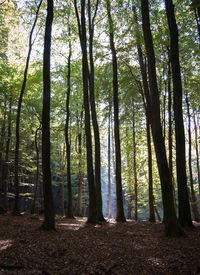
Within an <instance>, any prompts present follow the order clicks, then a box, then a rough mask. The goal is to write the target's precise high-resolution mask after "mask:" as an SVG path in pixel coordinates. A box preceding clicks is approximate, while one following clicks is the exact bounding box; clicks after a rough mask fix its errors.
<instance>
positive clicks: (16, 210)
mask: <svg viewBox="0 0 200 275" xmlns="http://www.w3.org/2000/svg"><path fill="white" fill-rule="evenodd" d="M42 2H43V0H41V1H40V3H39V5H38V7H37V10H36V14H35V20H34V23H33V26H32V28H31V32H30V36H29V49H28V55H27V59H26V66H25V70H24V79H23V83H22V88H21V91H20V96H19V101H18V107H17V118H16V143H15V176H14V187H15V202H14V209H13V214H15V215H19V214H20V213H19V212H20V211H19V175H18V173H19V146H20V116H21V107H22V100H23V96H24V92H25V88H26V81H27V74H28V68H29V61H30V57H31V51H32V47H33V43H34V41H35V40H33V41H32V37H33V32H34V29H35V26H36V23H37V19H38V14H39V11H40V7H41V5H42Z"/></svg>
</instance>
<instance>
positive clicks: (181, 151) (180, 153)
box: [165, 0, 193, 226]
mask: <svg viewBox="0 0 200 275" xmlns="http://www.w3.org/2000/svg"><path fill="white" fill-rule="evenodd" d="M165 7H166V13H167V20H168V26H169V31H170V53H171V59H170V60H171V65H172V80H173V88H174V94H173V99H174V102H173V103H174V104H173V109H174V120H175V137H176V173H177V183H178V199H179V205H178V211H179V222H180V224H181V225H182V226H193V224H192V219H191V212H190V204H189V196H188V189H187V175H186V161H185V133H184V124H183V112H182V83H181V73H180V64H179V47H178V29H177V24H176V19H175V15H174V5H173V3H172V0H165Z"/></svg>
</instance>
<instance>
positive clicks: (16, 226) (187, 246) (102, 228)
mask: <svg viewBox="0 0 200 275" xmlns="http://www.w3.org/2000/svg"><path fill="white" fill-rule="evenodd" d="M41 223H42V221H41V219H39V218H33V216H31V215H28V214H25V215H23V216H21V217H13V216H11V215H7V214H6V215H0V274H51V275H56V274H63V275H68V274H69V275H78V274H120V275H124V274H151V275H152V274H156V275H157V274H185V275H186V274H198V273H199V274H200V224H195V229H186V230H185V231H186V233H187V237H184V238H166V237H165V236H164V226H163V224H161V223H156V224H153V223H150V222H148V221H138V222H135V221H128V222H126V223H115V222H114V221H112V220H110V221H108V222H107V223H106V224H103V225H96V226H94V225H86V224H85V220H84V219H77V220H68V219H61V218H58V219H56V228H57V230H56V231H55V232H45V231H42V230H41V229H39V227H40V225H41Z"/></svg>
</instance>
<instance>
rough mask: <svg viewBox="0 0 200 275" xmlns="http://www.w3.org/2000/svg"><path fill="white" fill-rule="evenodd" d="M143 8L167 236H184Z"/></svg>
mask: <svg viewBox="0 0 200 275" xmlns="http://www.w3.org/2000/svg"><path fill="white" fill-rule="evenodd" d="M141 8H142V27H143V34H144V42H145V49H146V53H147V58H148V73H149V85H150V96H151V114H152V119H151V128H152V136H153V142H154V148H155V153H156V158H157V164H158V171H159V176H160V181H161V190H162V199H163V209H164V217H165V234H166V236H183V235H184V232H183V230H182V228H181V226H180V224H179V222H178V219H177V217H176V213H175V208H174V200H173V189H172V181H171V177H170V172H169V167H168V163H167V157H166V150H165V143H164V138H163V136H162V126H161V119H160V101H159V92H158V85H157V78H156V66H155V54H154V47H153V40H152V35H151V30H150V19H149V5H148V0H141Z"/></svg>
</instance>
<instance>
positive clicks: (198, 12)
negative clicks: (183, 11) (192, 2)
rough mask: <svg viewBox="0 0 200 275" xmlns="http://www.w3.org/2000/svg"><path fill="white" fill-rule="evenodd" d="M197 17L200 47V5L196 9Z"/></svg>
mask: <svg viewBox="0 0 200 275" xmlns="http://www.w3.org/2000/svg"><path fill="white" fill-rule="evenodd" d="M195 18H196V23H197V30H198V34H199V47H200V7H198V8H196V9H195Z"/></svg>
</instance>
